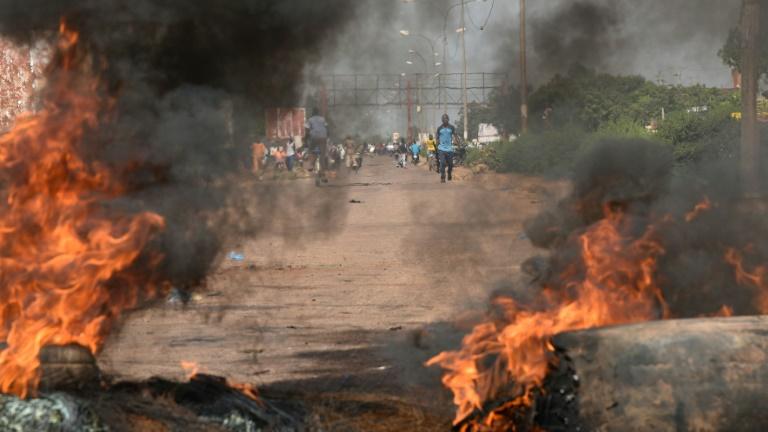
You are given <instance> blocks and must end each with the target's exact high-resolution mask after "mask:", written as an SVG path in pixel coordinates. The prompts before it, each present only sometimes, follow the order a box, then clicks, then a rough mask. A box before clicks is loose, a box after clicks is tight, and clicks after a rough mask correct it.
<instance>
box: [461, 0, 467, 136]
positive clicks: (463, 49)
mask: <svg viewBox="0 0 768 432" xmlns="http://www.w3.org/2000/svg"><path fill="white" fill-rule="evenodd" d="M465 4H466V3H465V2H464V1H462V2H461V57H462V62H463V63H464V75H463V76H462V80H461V92H462V93H463V98H464V142H467V138H468V136H469V135H468V132H469V110H468V109H467V43H466V38H465V35H466V33H467V26H466V23H465V22H464V19H465V9H466V8H465Z"/></svg>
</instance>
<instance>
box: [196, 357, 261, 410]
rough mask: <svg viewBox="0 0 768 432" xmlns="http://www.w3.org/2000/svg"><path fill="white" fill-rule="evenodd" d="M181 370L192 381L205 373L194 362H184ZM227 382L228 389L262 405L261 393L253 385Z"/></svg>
mask: <svg viewBox="0 0 768 432" xmlns="http://www.w3.org/2000/svg"><path fill="white" fill-rule="evenodd" d="M181 368H182V369H184V373H185V374H186V375H187V379H188V380H191V379H192V378H194V377H195V376H197V375H198V374H200V373H204V372H205V369H204V368H202V367H201V366H200V365H199V364H198V363H196V362H192V361H186V360H182V361H181ZM226 382H227V386H228V387H230V388H232V389H234V390H237V391H239V392H240V393H242V394H243V395H244V396H246V397H247V398H249V399H251V400H253V401H255V402H258V403H262V400H261V398H260V397H259V392H258V390H257V389H256V387H254V386H253V385H251V384H243V383H239V382H236V381H233V380H231V379H227V380H226Z"/></svg>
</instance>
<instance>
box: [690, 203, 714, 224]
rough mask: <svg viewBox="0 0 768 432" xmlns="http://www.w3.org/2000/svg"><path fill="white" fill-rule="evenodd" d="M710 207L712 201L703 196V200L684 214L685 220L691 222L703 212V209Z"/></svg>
mask: <svg viewBox="0 0 768 432" xmlns="http://www.w3.org/2000/svg"><path fill="white" fill-rule="evenodd" d="M711 208H712V202H711V201H710V200H709V198H707V197H704V200H702V201H701V202H700V203H698V204H696V206H695V207H694V208H693V210H691V211H690V212H688V213H687V214H686V215H685V221H686V222H693V221H694V220H695V219H696V218H698V217H699V216H701V214H702V213H704V212H705V211H707V210H709V209H711Z"/></svg>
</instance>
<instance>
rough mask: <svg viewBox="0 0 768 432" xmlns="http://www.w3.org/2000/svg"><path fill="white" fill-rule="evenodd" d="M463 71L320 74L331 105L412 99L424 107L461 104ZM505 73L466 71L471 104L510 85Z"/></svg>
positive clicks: (386, 104) (395, 103)
mask: <svg viewBox="0 0 768 432" xmlns="http://www.w3.org/2000/svg"><path fill="white" fill-rule="evenodd" d="M462 77H463V74H460V73H455V74H406V75H397V74H375V75H371V74H334V75H321V87H322V88H323V89H324V93H325V98H326V101H327V104H328V107H329V108H333V107H343V106H359V107H392V106H406V105H407V104H408V100H409V99H410V100H411V101H412V103H414V104H416V105H417V106H421V107H425V108H447V107H461V106H462V104H463V99H462V85H461V84H462V83H461V80H462ZM508 83H509V77H508V76H507V74H503V73H488V72H475V73H468V74H467V100H468V101H469V103H480V104H485V103H488V102H489V99H490V96H491V94H492V93H493V91H494V90H500V89H502V88H504V87H505V86H507V84H508Z"/></svg>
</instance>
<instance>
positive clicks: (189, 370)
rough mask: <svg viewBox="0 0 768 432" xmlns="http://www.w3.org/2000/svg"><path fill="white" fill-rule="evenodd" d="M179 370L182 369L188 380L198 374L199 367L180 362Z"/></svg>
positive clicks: (189, 362) (192, 363) (187, 362)
mask: <svg viewBox="0 0 768 432" xmlns="http://www.w3.org/2000/svg"><path fill="white" fill-rule="evenodd" d="M181 368H182V369H184V373H185V374H186V375H187V379H188V380H189V379H192V378H194V377H195V376H196V375H197V374H199V373H200V365H198V364H197V363H195V362H191V361H186V360H182V361H181Z"/></svg>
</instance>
